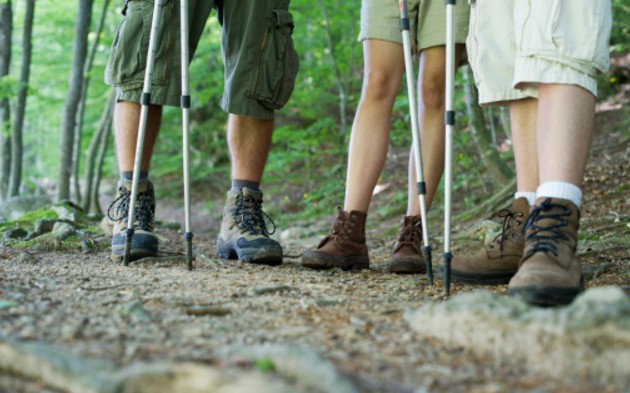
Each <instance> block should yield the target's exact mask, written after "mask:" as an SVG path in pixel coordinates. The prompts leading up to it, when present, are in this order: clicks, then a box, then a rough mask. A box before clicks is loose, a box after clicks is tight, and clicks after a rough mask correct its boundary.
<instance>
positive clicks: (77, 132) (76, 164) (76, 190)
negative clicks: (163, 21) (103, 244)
mask: <svg viewBox="0 0 630 393" xmlns="http://www.w3.org/2000/svg"><path fill="white" fill-rule="evenodd" d="M109 3H110V0H105V1H104V2H103V10H102V12H101V17H100V19H99V21H98V26H97V28H96V31H95V33H96V38H95V39H94V43H93V44H92V47H91V48H90V54H89V55H88V60H87V63H86V65H85V70H84V72H83V86H82V88H81V99H80V101H79V109H78V111H77V124H76V126H75V128H74V148H73V150H74V157H73V160H72V175H73V176H72V179H73V182H72V187H73V194H74V196H75V199H76V202H77V203H78V204H81V203H82V197H81V186H80V184H79V180H80V176H79V169H80V166H81V165H80V163H81V139H82V130H83V120H84V117H85V104H86V101H87V91H88V87H89V86H90V71H91V70H92V65H93V64H94V56H95V55H96V50H97V48H98V44H99V42H100V37H101V33H102V31H103V26H104V25H105V17H106V16H107V9H108V8H109ZM87 195H88V196H89V193H88V194H87ZM88 198H89V197H88ZM88 203H89V202H88ZM86 211H87V210H86Z"/></svg>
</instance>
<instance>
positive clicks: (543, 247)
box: [523, 198, 571, 257]
mask: <svg viewBox="0 0 630 393" xmlns="http://www.w3.org/2000/svg"><path fill="white" fill-rule="evenodd" d="M556 208H558V209H560V212H558V211H551V210H554V209H556ZM570 215H571V211H570V210H569V208H568V207H566V206H564V205H560V204H556V203H552V202H551V198H547V199H546V200H545V201H544V202H543V203H542V204H540V205H539V206H536V207H535V208H534V209H533V210H532V211H531V213H530V215H529V217H528V218H527V221H526V223H525V226H524V227H523V232H525V231H528V232H529V231H531V232H530V233H529V234H528V235H527V238H526V239H525V240H526V241H528V242H529V241H530V240H531V241H533V242H534V245H533V247H531V248H530V249H529V250H528V252H527V254H526V255H525V257H528V256H530V255H532V254H535V253H537V252H544V253H546V254H553V255H554V256H556V257H557V256H558V248H557V244H558V242H559V241H561V240H570V239H569V237H568V236H567V235H566V234H565V233H563V232H562V231H561V230H560V228H563V227H565V226H567V225H568V224H569V222H568V221H567V220H565V219H564V218H563V217H568V216H570ZM540 220H547V222H551V223H550V224H549V225H537V224H536V223H537V222H539V221H540Z"/></svg>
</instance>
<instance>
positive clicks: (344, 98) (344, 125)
mask: <svg viewBox="0 0 630 393" xmlns="http://www.w3.org/2000/svg"><path fill="white" fill-rule="evenodd" d="M318 3H319V8H320V9H321V10H322V15H323V16H324V21H325V22H326V28H325V32H326V40H327V42H328V51H329V52H330V58H331V60H332V63H333V70H334V71H335V80H336V83H337V91H338V94H339V122H340V127H341V135H342V136H343V138H344V142H345V140H346V139H347V136H346V135H347V129H348V120H347V116H346V107H347V106H348V93H347V92H346V87H345V85H344V83H343V78H342V77H341V71H340V69H339V64H338V63H337V56H336V51H335V44H334V42H333V36H332V31H331V29H330V17H329V16H328V10H327V9H326V5H325V4H324V1H323V0H318Z"/></svg>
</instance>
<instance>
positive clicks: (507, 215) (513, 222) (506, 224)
mask: <svg viewBox="0 0 630 393" xmlns="http://www.w3.org/2000/svg"><path fill="white" fill-rule="evenodd" d="M499 217H501V218H503V224H502V225H501V233H499V234H498V235H497V236H496V237H495V238H494V239H493V240H492V244H491V245H490V247H494V245H495V244H496V243H499V250H501V251H503V241H504V240H506V239H507V238H508V237H509V236H512V237H514V236H520V233H519V232H515V231H514V230H513V229H514V228H515V227H516V226H518V225H519V224H521V221H519V220H518V218H519V217H523V213H521V212H516V213H515V212H513V211H512V210H510V209H502V210H500V211H499Z"/></svg>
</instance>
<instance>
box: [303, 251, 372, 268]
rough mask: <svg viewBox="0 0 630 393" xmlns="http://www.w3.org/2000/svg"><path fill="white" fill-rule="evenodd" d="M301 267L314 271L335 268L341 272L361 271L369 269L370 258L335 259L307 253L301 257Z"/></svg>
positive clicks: (324, 255)
mask: <svg viewBox="0 0 630 393" xmlns="http://www.w3.org/2000/svg"><path fill="white" fill-rule="evenodd" d="M301 262H302V266H304V267H306V268H309V269H314V270H327V269H332V268H335V267H338V268H341V270H344V271H348V270H363V269H369V268H370V258H369V257H365V256H350V257H335V256H332V255H329V254H326V253H324V252H319V251H307V252H306V253H304V255H302V259H301Z"/></svg>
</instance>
